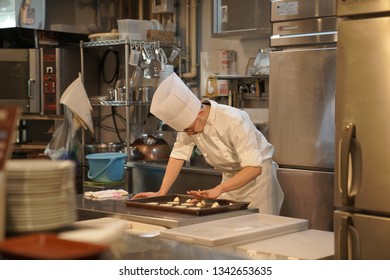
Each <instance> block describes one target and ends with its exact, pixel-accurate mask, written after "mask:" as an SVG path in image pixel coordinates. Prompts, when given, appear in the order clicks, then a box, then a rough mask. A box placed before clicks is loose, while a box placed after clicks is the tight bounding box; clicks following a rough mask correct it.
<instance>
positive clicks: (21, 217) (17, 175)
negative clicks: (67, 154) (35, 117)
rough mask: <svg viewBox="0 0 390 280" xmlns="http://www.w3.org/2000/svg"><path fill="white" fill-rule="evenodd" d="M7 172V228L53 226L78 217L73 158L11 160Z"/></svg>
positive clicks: (19, 230) (38, 229)
mask: <svg viewBox="0 0 390 280" xmlns="http://www.w3.org/2000/svg"><path fill="white" fill-rule="evenodd" d="M6 172H7V173H6V178H7V179H6V182H7V183H6V189H7V191H6V192H7V196H6V199H7V209H6V217H7V218H6V230H7V231H9V232H33V231H41V230H52V229H58V228H61V227H64V226H67V225H69V224H71V223H73V222H75V221H76V220H77V215H76V193H75V164H74V163H73V162H72V161H68V160H65V161H53V160H9V161H7V166H6Z"/></svg>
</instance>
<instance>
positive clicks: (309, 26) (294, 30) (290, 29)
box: [271, 17, 339, 47]
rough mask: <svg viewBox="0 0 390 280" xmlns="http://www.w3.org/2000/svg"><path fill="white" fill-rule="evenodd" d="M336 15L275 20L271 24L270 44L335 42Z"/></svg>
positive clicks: (280, 45)
mask: <svg viewBox="0 0 390 280" xmlns="http://www.w3.org/2000/svg"><path fill="white" fill-rule="evenodd" d="M338 22H339V19H338V18H336V17H329V18H321V19H306V20H295V21H286V22H277V23H274V24H273V25H272V34H273V35H272V36H271V46H272V47H282V46H291V45H314V44H326V43H335V42H337V25H338Z"/></svg>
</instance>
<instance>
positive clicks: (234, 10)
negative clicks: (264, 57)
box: [212, 0, 271, 40]
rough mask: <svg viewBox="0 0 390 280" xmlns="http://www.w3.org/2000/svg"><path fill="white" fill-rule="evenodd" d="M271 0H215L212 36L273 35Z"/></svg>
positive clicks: (244, 37) (255, 36)
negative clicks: (243, 0)
mask: <svg viewBox="0 0 390 280" xmlns="http://www.w3.org/2000/svg"><path fill="white" fill-rule="evenodd" d="M270 8H271V6H270V1H269V0H245V4H244V3H243V2H242V1H237V0H213V2H212V17H213V18H212V37H213V38H224V37H227V38H232V37H234V38H239V39H242V40H245V39H264V38H269V37H270V35H271V21H270V14H271V12H270Z"/></svg>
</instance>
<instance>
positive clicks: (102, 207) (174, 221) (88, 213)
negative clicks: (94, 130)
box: [76, 194, 259, 228]
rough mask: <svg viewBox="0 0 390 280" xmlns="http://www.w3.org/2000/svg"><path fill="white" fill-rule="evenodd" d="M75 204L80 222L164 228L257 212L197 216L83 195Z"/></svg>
mask: <svg viewBox="0 0 390 280" xmlns="http://www.w3.org/2000/svg"><path fill="white" fill-rule="evenodd" d="M76 203H77V210H78V214H79V219H80V220H84V219H92V218H102V217H118V218H121V219H125V220H130V221H135V222H140V223H147V224H152V225H157V226H163V227H166V228H175V227H179V226H185V225H191V224H197V223H203V222H208V221H214V220H219V219H225V218H229V217H237V216H243V215H248V214H253V213H258V212H259V209H258V208H246V209H241V210H236V211H229V212H224V213H216V214H213V215H203V216H197V215H192V214H188V213H178V212H170V211H161V210H159V209H144V208H137V207H127V206H126V204H125V203H124V201H123V200H91V199H87V198H85V197H84V195H83V194H79V195H77V198H76Z"/></svg>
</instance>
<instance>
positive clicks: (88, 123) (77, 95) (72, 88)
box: [60, 73, 94, 134]
mask: <svg viewBox="0 0 390 280" xmlns="http://www.w3.org/2000/svg"><path fill="white" fill-rule="evenodd" d="M60 103H61V104H64V105H65V106H66V107H68V108H69V109H70V110H71V111H72V113H73V115H74V130H73V132H75V131H77V130H78V129H79V128H80V126H81V125H82V126H83V127H84V129H89V130H90V131H91V133H92V134H93V133H94V129H93V123H92V116H91V112H92V106H91V103H90V102H89V99H88V95H87V92H86V90H85V88H84V85H83V82H82V80H81V74H80V73H79V77H78V78H77V79H76V80H74V81H73V82H72V83H71V84H70V85H69V86H68V88H67V89H66V90H65V91H64V93H63V94H62V96H61V99H60Z"/></svg>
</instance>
